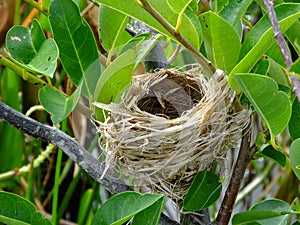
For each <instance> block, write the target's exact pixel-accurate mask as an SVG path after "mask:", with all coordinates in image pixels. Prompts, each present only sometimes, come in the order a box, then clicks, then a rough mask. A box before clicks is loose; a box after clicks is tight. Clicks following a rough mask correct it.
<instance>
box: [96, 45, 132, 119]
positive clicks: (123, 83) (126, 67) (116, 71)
mask: <svg viewBox="0 0 300 225" xmlns="http://www.w3.org/2000/svg"><path fill="white" fill-rule="evenodd" d="M135 61H136V52H135V51H134V50H128V51H126V52H125V53H123V54H122V55H120V56H119V57H118V58H117V59H116V60H115V61H113V62H112V63H111V64H110V65H109V66H108V67H107V68H106V69H105V70H104V71H103V73H102V75H101V77H100V79H99V80H98V83H97V86H96V90H95V100H96V102H100V103H105V104H109V103H110V102H113V101H116V100H117V99H118V97H120V95H121V93H123V91H124V90H125V89H126V87H127V86H128V85H129V84H130V81H131V77H132V73H133V71H134V66H135ZM103 116H104V115H103V112H102V109H99V108H95V118H96V119H97V120H99V121H103V119H104V117H103Z"/></svg>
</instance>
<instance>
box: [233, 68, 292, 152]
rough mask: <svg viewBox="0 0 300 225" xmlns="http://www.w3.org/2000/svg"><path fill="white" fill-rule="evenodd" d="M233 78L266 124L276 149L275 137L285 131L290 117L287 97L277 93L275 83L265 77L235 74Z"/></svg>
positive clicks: (279, 92)
mask: <svg viewBox="0 0 300 225" xmlns="http://www.w3.org/2000/svg"><path fill="white" fill-rule="evenodd" d="M234 77H235V79H236V80H237V83H238V85H239V87H240V88H241V90H242V91H243V92H244V94H245V95H246V97H247V98H248V99H249V101H250V102H251V103H252V104H253V106H254V108H255V110H256V111H257V112H258V113H259V115H260V116H261V117H262V118H263V119H264V121H265V122H266V124H267V126H268V128H269V130H270V134H271V141H272V145H273V146H274V147H276V145H275V137H276V136H277V135H278V134H279V133H280V132H281V131H283V129H285V127H286V126H287V124H288V122H289V119H290V116H291V104H290V102H289V99H288V96H287V95H286V94H285V93H284V92H282V91H278V86H277V84H276V82H275V81H274V80H273V79H271V78H269V77H267V76H262V75H257V74H237V75H235V76H234Z"/></svg>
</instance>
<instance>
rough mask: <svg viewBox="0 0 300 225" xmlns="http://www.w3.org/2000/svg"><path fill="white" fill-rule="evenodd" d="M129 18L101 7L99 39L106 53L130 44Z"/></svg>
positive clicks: (103, 6)
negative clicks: (127, 30) (127, 28)
mask: <svg viewBox="0 0 300 225" xmlns="http://www.w3.org/2000/svg"><path fill="white" fill-rule="evenodd" d="M128 22H129V17H128V16H126V15H125V14H123V13H120V12H118V11H116V10H114V9H112V8H109V7H107V6H105V5H102V4H101V5H100V6H99V37H100V40H101V44H102V46H103V48H104V49H105V50H106V51H109V50H111V49H114V48H117V47H119V46H122V45H124V44H125V43H126V42H128V41H129V40H130V38H131V36H130V35H129V34H128V32H126V25H127V23H128Z"/></svg>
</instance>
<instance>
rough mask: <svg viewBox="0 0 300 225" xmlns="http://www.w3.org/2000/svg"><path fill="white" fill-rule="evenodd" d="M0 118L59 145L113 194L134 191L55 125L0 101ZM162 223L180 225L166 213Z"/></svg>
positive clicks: (161, 219) (162, 217)
mask: <svg viewBox="0 0 300 225" xmlns="http://www.w3.org/2000/svg"><path fill="white" fill-rule="evenodd" d="M0 119H3V120H5V121H6V122H8V123H9V124H10V125H12V126H13V127H15V128H17V129H19V130H21V131H22V132H23V133H26V134H28V135H30V136H32V137H34V138H37V139H40V140H42V141H45V142H48V143H52V144H53V145H56V146H57V147H59V148H60V149H61V150H62V151H63V152H64V153H65V154H66V155H68V156H69V157H70V159H71V160H73V161H74V162H75V163H77V164H78V165H79V166H80V167H81V168H82V169H83V170H85V171H86V172H87V174H89V175H90V176H91V177H92V178H93V179H94V180H95V181H97V182H99V183H101V184H102V185H103V186H104V187H105V188H106V189H107V190H108V191H109V192H111V193H112V194H116V193H120V192H124V191H132V189H131V188H130V187H129V186H127V185H126V184H125V183H124V182H122V181H121V180H118V182H115V181H113V180H111V179H110V178H108V177H107V176H104V177H103V178H102V179H100V177H101V176H102V175H103V171H104V167H103V166H102V165H101V163H100V161H99V160H97V159H96V158H95V157H94V156H93V155H92V154H91V153H89V152H88V151H87V150H86V149H84V148H83V147H81V146H80V145H79V144H78V143H77V142H76V141H75V139H73V138H72V137H70V136H68V135H67V134H65V133H64V132H62V131H60V130H58V129H57V128H55V127H50V126H47V125H44V124H41V123H40V122H38V121H35V120H33V119H31V118H29V117H26V116H25V115H23V114H22V113H20V112H18V111H16V110H14V109H12V108H11V107H9V106H7V105H5V104H4V103H3V102H1V101H0ZM160 224H161V225H179V224H178V223H176V222H174V221H173V220H171V219H169V218H168V217H167V216H166V215H165V214H161V218H160Z"/></svg>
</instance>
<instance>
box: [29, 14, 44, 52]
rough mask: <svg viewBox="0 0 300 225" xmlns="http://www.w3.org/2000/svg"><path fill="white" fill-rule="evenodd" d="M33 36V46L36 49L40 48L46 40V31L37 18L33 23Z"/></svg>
mask: <svg viewBox="0 0 300 225" xmlns="http://www.w3.org/2000/svg"><path fill="white" fill-rule="evenodd" d="M31 37H32V43H33V46H34V48H35V49H36V50H38V49H40V48H41V46H42V44H43V43H44V41H46V36H45V34H44V31H43V29H42V27H41V25H40V24H39V22H38V21H37V20H36V19H34V20H33V21H32V23H31Z"/></svg>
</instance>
